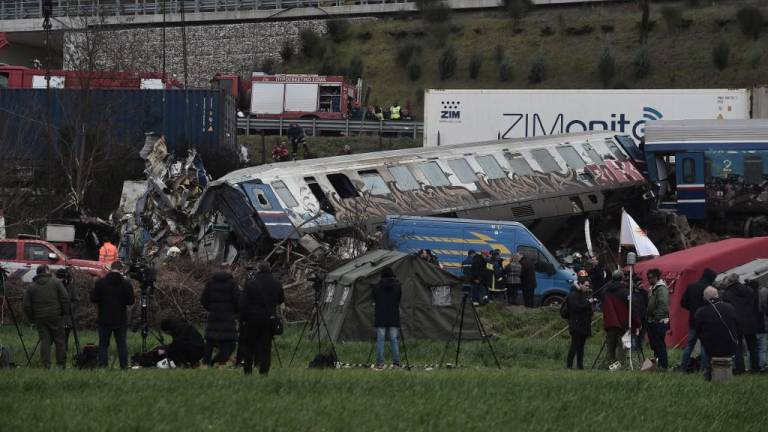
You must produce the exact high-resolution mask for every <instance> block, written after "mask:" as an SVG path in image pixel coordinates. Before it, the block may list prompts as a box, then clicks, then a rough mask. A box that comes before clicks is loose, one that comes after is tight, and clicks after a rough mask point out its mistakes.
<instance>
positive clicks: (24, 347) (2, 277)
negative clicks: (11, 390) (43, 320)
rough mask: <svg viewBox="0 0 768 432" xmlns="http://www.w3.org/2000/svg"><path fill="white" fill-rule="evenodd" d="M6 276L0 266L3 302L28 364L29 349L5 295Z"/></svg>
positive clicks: (5, 271)
mask: <svg viewBox="0 0 768 432" xmlns="http://www.w3.org/2000/svg"><path fill="white" fill-rule="evenodd" d="M7 277H8V271H7V270H6V269H4V268H2V267H0V292H2V293H3V304H5V305H8V312H9V313H10V314H11V321H13V325H14V326H15V327H16V333H17V334H18V335H19V341H20V342H21V347H22V348H23V349H24V356H25V357H26V359H27V365H29V364H30V363H31V362H32V356H31V355H30V354H29V351H27V344H25V343H24V336H22V334H21V328H20V327H19V321H18V320H16V313H15V312H14V311H13V306H11V303H10V301H9V300H8V296H7V295H5V279H6V278H7Z"/></svg>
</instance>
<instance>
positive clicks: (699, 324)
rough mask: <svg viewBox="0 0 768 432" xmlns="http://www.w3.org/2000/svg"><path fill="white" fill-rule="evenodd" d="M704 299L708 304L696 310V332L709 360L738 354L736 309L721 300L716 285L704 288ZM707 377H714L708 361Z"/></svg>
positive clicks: (706, 367) (705, 369)
mask: <svg viewBox="0 0 768 432" xmlns="http://www.w3.org/2000/svg"><path fill="white" fill-rule="evenodd" d="M704 300H706V302H707V304H706V306H704V307H700V308H699V309H698V310H697V311H696V319H695V320H694V322H695V323H696V334H697V335H699V338H700V339H701V344H702V345H704V349H706V350H707V354H708V355H709V361H710V362H711V361H712V359H713V358H715V357H732V356H733V355H734V354H736V345H737V341H736V333H737V332H738V330H737V327H738V323H737V322H736V320H737V318H736V309H735V308H734V307H733V306H731V305H730V304H728V303H726V302H724V301H721V300H720V298H719V296H718V293H717V290H716V289H715V288H714V287H711V286H710V287H707V288H705V289H704ZM704 371H705V377H706V378H707V379H711V378H712V367H711V364H710V363H707V364H706V365H705V368H704Z"/></svg>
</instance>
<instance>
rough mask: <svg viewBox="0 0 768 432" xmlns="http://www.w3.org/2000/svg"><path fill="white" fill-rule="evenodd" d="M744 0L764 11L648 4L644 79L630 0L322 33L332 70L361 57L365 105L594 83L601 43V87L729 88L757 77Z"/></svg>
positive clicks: (767, 78) (761, 46) (758, 56)
mask: <svg viewBox="0 0 768 432" xmlns="http://www.w3.org/2000/svg"><path fill="white" fill-rule="evenodd" d="M611 3H613V2H611ZM746 4H757V5H759V6H762V7H763V14H764V15H768V11H766V9H765V4H764V3H761V2H760V1H756V0H740V1H727V0H726V1H718V2H700V6H699V7H690V6H686V2H679V3H675V2H663V3H659V4H655V3H654V4H652V6H651V17H650V18H651V21H652V22H653V29H652V30H651V32H650V34H649V36H648V41H647V45H646V50H647V53H648V56H649V62H650V73H649V74H648V76H647V77H643V78H638V77H636V76H635V72H634V67H633V62H634V60H635V58H636V56H637V54H638V51H639V50H640V47H641V45H640V43H639V37H638V31H637V25H638V22H639V21H640V10H639V8H638V7H637V5H636V4H635V3H634V2H622V3H620V4H600V3H598V4H594V5H588V6H575V7H542V8H536V9H534V10H533V11H531V13H529V14H528V15H527V16H526V17H525V18H523V19H522V20H521V21H520V22H519V24H518V25H517V26H516V27H515V28H516V29H513V25H512V21H511V20H510V19H509V18H507V17H506V16H505V15H504V13H503V12H502V11H501V10H494V11H486V12H469V13H454V14H453V17H452V19H451V21H450V22H448V23H447V24H445V25H442V26H438V27H442V29H437V30H435V26H433V25H430V24H427V23H426V22H424V21H423V20H420V19H407V20H397V19H384V20H381V21H364V22H362V23H358V24H354V25H352V26H351V29H350V31H349V37H348V38H347V39H346V40H344V41H341V42H339V43H333V42H332V41H331V40H330V37H325V38H324V43H325V44H326V46H330V47H331V48H332V50H331V51H332V52H335V55H331V57H332V62H333V63H334V64H336V65H337V66H338V68H339V69H344V68H346V67H348V66H349V64H350V61H351V59H352V58H353V57H354V56H359V57H360V59H361V60H362V62H363V66H364V68H363V80H364V82H365V84H366V86H370V87H371V93H370V95H369V96H370V98H369V99H368V102H369V103H370V104H374V105H382V106H385V107H388V106H389V105H390V104H391V103H392V102H394V101H399V102H400V104H401V105H403V106H405V105H406V103H408V102H410V104H411V106H412V108H413V111H414V113H415V114H416V116H418V117H419V118H421V116H422V114H423V110H422V99H423V91H424V89H430V88H542V89H545V88H564V89H568V88H603V87H604V84H603V82H602V80H601V77H600V74H599V73H598V63H599V61H600V57H601V55H602V53H603V52H604V50H605V49H608V50H609V52H610V53H611V55H612V57H613V58H614V59H615V73H614V74H613V77H611V79H610V80H609V83H608V84H607V87H609V88H613V87H629V88H700V87H701V88H737V87H751V86H754V85H761V84H765V83H766V82H768V67H766V64H768V57H766V52H767V50H768V34H765V33H766V32H763V33H764V34H763V35H762V36H761V37H760V38H759V39H758V40H752V38H750V37H748V36H745V35H744V34H742V33H741V31H740V29H739V24H738V22H737V21H736V13H737V10H738V9H739V8H740V7H742V6H743V5H746ZM670 6H673V7H679V8H680V10H682V20H681V22H682V23H683V27H685V28H676V29H671V30H670V29H668V28H667V25H666V21H665V19H664V18H663V17H662V10H663V9H664V8H668V7H670ZM408 18H413V16H408ZM686 20H690V22H687V21H686ZM587 28H589V29H588V30H586V29H587ZM574 33H581V34H574ZM721 41H725V43H726V44H727V45H728V48H729V50H730V54H729V55H728V64H727V66H726V68H725V69H724V70H722V71H721V70H718V69H717V68H716V67H715V65H714V63H713V48H714V47H715V46H717V45H718V44H719V43H720V42H721ZM404 44H415V45H417V46H418V47H419V48H418V49H419V50H420V51H418V52H417V53H416V54H415V56H414V59H415V60H412V62H413V61H415V62H416V63H418V64H419V65H420V66H421V71H422V72H421V76H420V77H419V78H418V79H415V80H412V79H410V78H409V76H408V72H407V70H406V64H399V62H398V61H397V60H396V57H397V50H398V47H400V46H402V45H404ZM448 46H453V47H454V48H455V50H456V57H457V59H458V62H457V66H456V73H455V76H454V77H452V78H450V79H446V80H444V81H441V80H440V75H439V72H438V60H439V57H440V55H441V54H442V53H443V51H444V50H445V49H446V47H448ZM497 46H499V47H500V49H501V53H502V55H503V57H505V58H506V59H508V62H509V64H511V66H512V70H513V73H512V75H511V77H510V79H509V80H508V81H501V80H500V79H499V66H498V63H497V61H496V58H497V48H496V47H497ZM319 51H320V52H322V51H328V49H327V48H320V49H319ZM475 52H476V53H478V54H479V55H480V58H481V59H482V65H481V68H480V73H479V75H478V77H477V79H474V80H473V79H471V78H470V77H469V67H468V66H469V62H470V58H471V57H472V54H473V53H475ZM329 55H330V54H329ZM294 57H295V58H294V59H293V60H292V61H290V62H288V63H287V64H284V65H280V66H278V68H277V69H278V70H282V71H285V72H289V73H318V71H319V70H321V65H322V64H323V59H322V54H318V55H317V56H316V58H314V59H307V58H305V57H303V56H301V55H298V54H297V55H296V56H294ZM539 57H541V58H543V60H544V70H545V73H544V79H543V81H542V82H540V83H537V84H533V83H531V82H530V81H529V79H528V77H529V72H530V70H531V65H532V64H533V63H534V61H536V59H537V58H539Z"/></svg>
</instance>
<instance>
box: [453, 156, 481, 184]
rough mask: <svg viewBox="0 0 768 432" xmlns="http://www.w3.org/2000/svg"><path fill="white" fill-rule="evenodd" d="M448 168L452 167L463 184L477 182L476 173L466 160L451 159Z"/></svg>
mask: <svg viewBox="0 0 768 432" xmlns="http://www.w3.org/2000/svg"><path fill="white" fill-rule="evenodd" d="M448 166H449V167H451V169H452V170H453V173H454V174H456V176H457V177H458V178H459V181H460V182H462V183H474V182H476V181H477V176H476V175H475V172H474V171H472V167H471V166H469V163H468V162H467V160H466V159H464V158H461V159H451V160H449V161H448Z"/></svg>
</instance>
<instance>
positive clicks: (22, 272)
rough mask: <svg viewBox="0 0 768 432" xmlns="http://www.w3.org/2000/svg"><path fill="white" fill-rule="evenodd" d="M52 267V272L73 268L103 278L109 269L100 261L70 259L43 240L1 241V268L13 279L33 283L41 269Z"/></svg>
mask: <svg viewBox="0 0 768 432" xmlns="http://www.w3.org/2000/svg"><path fill="white" fill-rule="evenodd" d="M41 264H48V266H50V267H51V269H52V270H54V271H55V270H58V269H59V268H62V267H69V268H72V269H74V270H77V271H81V272H84V273H86V274H88V275H91V276H93V277H94V278H96V277H102V276H104V275H105V274H106V273H107V271H108V270H107V267H106V266H104V265H103V264H102V263H100V262H98V261H88V260H81V259H73V258H69V257H67V255H65V254H64V252H62V251H60V250H59V249H57V248H56V246H54V245H52V244H51V243H48V242H47V241H43V240H27V239H0V266H2V267H3V268H4V269H5V270H7V271H8V274H9V277H11V278H13V277H16V278H19V279H21V280H22V281H24V282H32V278H33V277H34V276H35V272H36V270H37V266H39V265H41Z"/></svg>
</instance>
